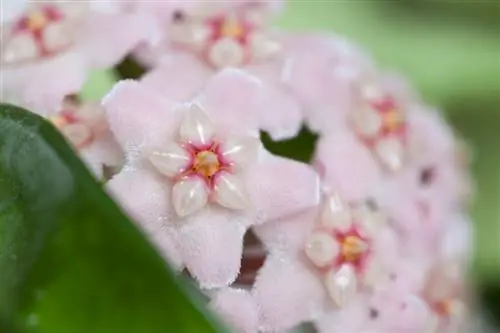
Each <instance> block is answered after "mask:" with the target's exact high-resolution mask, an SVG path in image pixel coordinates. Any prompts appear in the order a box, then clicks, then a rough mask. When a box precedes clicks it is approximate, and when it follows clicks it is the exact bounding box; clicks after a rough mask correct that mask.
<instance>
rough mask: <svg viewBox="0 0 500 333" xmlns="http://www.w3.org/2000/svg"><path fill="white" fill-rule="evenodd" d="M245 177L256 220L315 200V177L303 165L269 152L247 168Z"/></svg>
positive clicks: (304, 206) (280, 214) (289, 211)
mask: <svg viewBox="0 0 500 333" xmlns="http://www.w3.org/2000/svg"><path fill="white" fill-rule="evenodd" d="M247 177H248V178H247V185H248V187H249V192H250V195H251V196H252V203H253V205H254V207H255V208H256V209H257V210H258V220H259V222H263V221H269V220H273V219H277V218H280V217H286V216H290V215H293V214H296V213H298V212H301V211H304V210H306V209H308V208H310V207H313V206H315V205H317V204H318V203H319V199H320V188H319V178H318V175H317V174H316V172H315V171H314V170H313V169H312V168H311V167H310V166H308V165H306V164H303V163H300V162H297V161H293V160H288V159H285V158H282V157H276V156H272V155H270V154H269V155H266V156H264V160H263V161H262V162H261V163H259V164H257V165H255V167H253V168H250V169H249V170H248V174H247Z"/></svg>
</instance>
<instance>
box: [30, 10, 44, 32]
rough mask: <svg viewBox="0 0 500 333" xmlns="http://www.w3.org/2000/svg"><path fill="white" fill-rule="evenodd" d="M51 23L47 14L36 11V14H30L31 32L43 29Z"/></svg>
mask: <svg viewBox="0 0 500 333" xmlns="http://www.w3.org/2000/svg"><path fill="white" fill-rule="evenodd" d="M48 23H49V20H48V18H47V16H46V15H45V13H43V12H40V11H36V12H31V13H29V14H28V23H27V26H28V29H29V30H40V29H43V28H44V27H45V26H46V25H47V24H48Z"/></svg>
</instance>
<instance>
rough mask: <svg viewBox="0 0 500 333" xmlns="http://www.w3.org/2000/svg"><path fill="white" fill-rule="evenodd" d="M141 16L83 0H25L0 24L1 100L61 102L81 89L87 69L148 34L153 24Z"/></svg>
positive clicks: (39, 104) (42, 104) (115, 57)
mask: <svg viewBox="0 0 500 333" xmlns="http://www.w3.org/2000/svg"><path fill="white" fill-rule="evenodd" d="M146 19H147V17H146V16H143V15H138V14H133V15H132V14H120V13H118V12H102V11H98V10H96V9H95V8H93V7H92V8H91V4H90V2H86V1H81V2H78V3H62V2H58V1H43V2H36V3H32V4H30V5H29V6H28V7H27V8H26V9H24V10H23V11H22V12H21V13H19V14H18V15H17V16H13V17H12V19H11V20H10V21H9V22H5V24H2V34H3V42H2V49H1V53H0V62H1V65H2V75H3V77H2V79H3V81H4V84H3V87H2V92H1V93H2V95H1V96H0V97H1V99H2V100H7V101H11V102H15V103H19V104H23V105H27V106H29V107H32V108H36V109H44V110H53V109H56V108H58V107H60V104H61V102H62V99H63V97H64V96H65V95H68V94H72V93H76V92H78V91H79V90H80V88H81V86H82V85H83V83H84V81H85V77H86V74H87V71H88V70H89V69H91V68H100V67H109V66H112V65H114V64H116V63H117V62H119V61H120V60H121V59H122V58H123V57H124V56H125V55H126V54H127V53H128V52H129V51H130V50H131V49H132V48H134V47H135V46H136V45H137V44H138V43H139V42H141V41H145V40H147V39H148V36H149V35H150V34H151V31H152V27H151V25H149V24H148V23H147V20H146ZM125 28H126V29H125ZM124 30H126V31H127V33H123V31H124ZM47 78H50V80H48V79H47Z"/></svg>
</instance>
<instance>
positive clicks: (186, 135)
mask: <svg viewBox="0 0 500 333" xmlns="http://www.w3.org/2000/svg"><path fill="white" fill-rule="evenodd" d="M214 134H215V128H214V124H213V123H212V121H211V120H210V118H209V117H208V115H207V114H206V113H205V112H204V111H203V110H202V109H201V108H200V106H199V105H197V104H192V105H190V106H189V108H188V109H187V110H186V111H185V113H184V114H183V118H182V121H181V127H180V129H179V136H180V139H181V140H182V141H183V142H187V143H192V144H194V145H206V144H208V143H209V142H210V140H211V139H212V137H213V136H214Z"/></svg>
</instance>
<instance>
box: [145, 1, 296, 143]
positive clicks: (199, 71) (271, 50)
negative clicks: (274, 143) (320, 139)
mask: <svg viewBox="0 0 500 333" xmlns="http://www.w3.org/2000/svg"><path fill="white" fill-rule="evenodd" d="M267 15H268V11H267V10H266V9H265V8H263V7H262V6H240V7H236V8H229V9H228V8H225V10H222V11H220V10H217V11H215V12H213V11H210V12H209V13H204V14H203V15H199V14H197V15H195V14H189V11H185V12H175V15H174V16H173V18H172V19H171V21H169V22H170V26H169V29H168V30H167V35H166V36H164V39H163V40H162V41H160V42H159V43H158V45H157V46H156V47H155V48H154V49H151V48H143V49H142V50H140V51H139V53H138V55H139V58H140V59H142V60H143V61H144V62H147V63H148V64H149V65H158V68H157V69H156V70H153V71H152V72H150V73H149V74H147V75H146V76H145V78H144V83H145V84H147V85H149V86H150V87H151V88H153V89H155V90H157V91H158V92H161V93H162V94H166V96H169V97H171V98H173V99H175V100H189V99H190V98H191V97H192V96H194V95H196V94H197V93H198V91H199V90H200V89H201V88H202V87H203V86H204V85H205V84H206V82H207V80H209V79H210V77H211V76H213V75H214V74H215V73H216V72H217V71H218V70H219V69H221V68H226V67H239V68H244V69H245V70H246V71H248V72H250V73H251V74H254V75H255V76H257V77H258V78H260V79H261V80H262V81H263V82H264V83H265V84H266V85H267V87H268V88H267V89H269V90H271V91H272V92H273V96H274V97H273V99H272V101H273V102H274V103H275V106H274V108H273V110H272V111H271V112H259V111H258V110H256V112H258V115H259V118H260V119H259V128H262V129H264V130H266V131H269V133H270V135H272V136H273V137H274V138H275V139H281V138H285V137H290V136H293V135H295V134H296V133H297V132H298V130H299V129H300V126H301V121H302V111H301V108H300V106H299V104H298V103H297V101H296V99H295V98H294V97H293V96H292V95H291V94H290V93H289V92H288V91H287V89H286V87H285V86H284V85H283V84H282V76H283V75H285V72H286V66H287V56H288V53H289V52H291V48H292V44H293V43H292V41H291V40H292V39H291V38H290V37H288V36H283V35H282V34H278V33H276V32H275V31H272V30H270V29H269V28H268V26H267ZM170 77H176V78H178V80H168V78H170ZM174 81H175V82H174Z"/></svg>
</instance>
